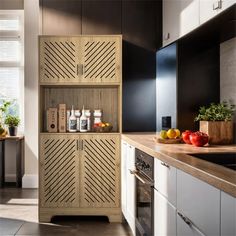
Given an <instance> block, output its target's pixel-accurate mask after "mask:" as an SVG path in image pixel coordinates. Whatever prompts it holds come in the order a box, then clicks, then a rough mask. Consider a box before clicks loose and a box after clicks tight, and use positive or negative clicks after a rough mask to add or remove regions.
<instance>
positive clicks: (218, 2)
mask: <svg viewBox="0 0 236 236" xmlns="http://www.w3.org/2000/svg"><path fill="white" fill-rule="evenodd" d="M221 8H222V2H221V1H217V2H214V3H213V10H214V11H215V10H217V9H221Z"/></svg>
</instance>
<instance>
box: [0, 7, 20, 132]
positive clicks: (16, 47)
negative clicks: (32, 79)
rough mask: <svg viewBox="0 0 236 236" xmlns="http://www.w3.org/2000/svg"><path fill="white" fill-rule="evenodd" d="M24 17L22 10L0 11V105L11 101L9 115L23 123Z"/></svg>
mask: <svg viewBox="0 0 236 236" xmlns="http://www.w3.org/2000/svg"><path fill="white" fill-rule="evenodd" d="M23 21H24V15H23V10H0V105H1V104H2V103H3V102H4V101H11V103H12V105H11V107H10V109H9V113H10V114H12V115H18V116H19V117H20V119H21V125H20V127H19V130H20V131H21V132H23V127H24V122H23V117H24V115H23V114H24V97H23V96H24V22H23Z"/></svg>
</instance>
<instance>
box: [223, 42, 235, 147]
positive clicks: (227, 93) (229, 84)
mask: <svg viewBox="0 0 236 236" xmlns="http://www.w3.org/2000/svg"><path fill="white" fill-rule="evenodd" d="M220 99H221V101H223V100H227V101H228V100H230V101H232V103H234V104H236V37H235V38H233V39H230V40H228V41H226V42H224V43H222V44H221V45H220ZM234 128H235V129H234V134H235V135H234V143H236V114H235V116H234Z"/></svg>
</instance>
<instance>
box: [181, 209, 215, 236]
mask: <svg viewBox="0 0 236 236" xmlns="http://www.w3.org/2000/svg"><path fill="white" fill-rule="evenodd" d="M177 236H204V234H203V233H202V232H201V231H200V230H199V229H198V228H197V227H196V226H194V225H193V224H191V223H190V222H189V221H188V219H187V218H185V216H183V215H182V214H181V213H179V212H178V214H177ZM212 236H213V235H212Z"/></svg>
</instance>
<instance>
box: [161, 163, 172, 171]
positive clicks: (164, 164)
mask: <svg viewBox="0 0 236 236" xmlns="http://www.w3.org/2000/svg"><path fill="white" fill-rule="evenodd" d="M161 165H163V166H165V167H166V168H169V169H170V166H169V165H168V164H166V163H165V162H161Z"/></svg>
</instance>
